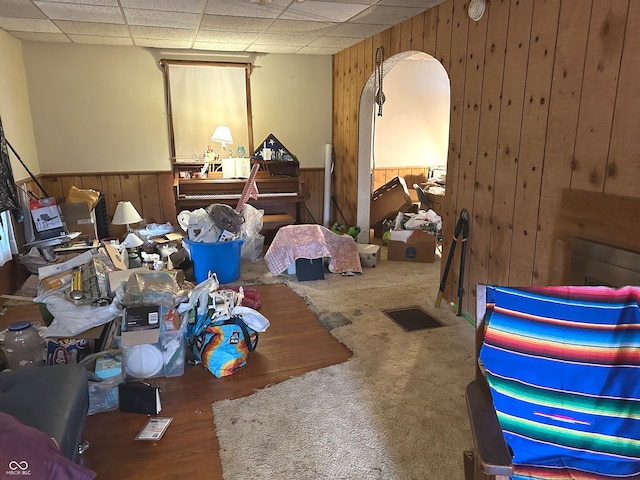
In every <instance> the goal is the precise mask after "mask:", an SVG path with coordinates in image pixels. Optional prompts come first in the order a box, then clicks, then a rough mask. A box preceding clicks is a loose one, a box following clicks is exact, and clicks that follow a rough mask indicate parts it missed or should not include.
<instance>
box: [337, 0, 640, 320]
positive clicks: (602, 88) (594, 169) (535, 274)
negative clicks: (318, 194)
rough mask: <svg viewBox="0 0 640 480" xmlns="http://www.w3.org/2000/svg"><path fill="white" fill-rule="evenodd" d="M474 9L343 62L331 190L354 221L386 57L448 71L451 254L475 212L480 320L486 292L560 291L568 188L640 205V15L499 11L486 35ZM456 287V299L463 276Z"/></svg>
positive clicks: (616, 6) (614, 7) (471, 285)
mask: <svg viewBox="0 0 640 480" xmlns="http://www.w3.org/2000/svg"><path fill="white" fill-rule="evenodd" d="M467 7H468V0H446V1H445V2H444V3H442V4H440V5H439V6H437V7H434V8H432V9H430V10H427V11H426V12H424V13H423V14H420V15H417V16H415V17H413V18H411V19H408V20H406V21H404V22H402V23H400V24H398V25H396V26H394V27H392V28H390V29H388V30H386V31H384V32H382V33H380V34H378V35H375V36H373V37H371V38H368V39H366V40H364V41H362V42H360V43H358V44H356V45H354V46H352V47H350V48H347V49H345V50H343V51H341V52H340V53H338V54H337V55H335V56H334V72H333V74H334V99H333V106H334V111H333V116H334V121H333V138H334V151H335V157H336V165H335V180H334V188H333V191H334V192H335V195H336V197H337V198H338V201H339V202H340V204H341V205H342V208H343V211H344V212H345V215H347V216H348V217H349V218H350V219H351V220H353V219H355V218H356V205H357V196H356V189H354V188H353V185H355V182H356V181H357V164H358V163H357V162H358V158H357V152H358V121H359V118H358V106H359V102H360V94H361V92H362V91H363V86H364V85H365V82H366V80H367V79H368V78H369V76H370V75H371V74H372V73H373V67H374V58H375V51H376V49H377V48H378V47H380V46H383V47H384V49H385V58H387V59H389V58H390V57H391V56H393V55H396V54H398V53H401V52H406V51H410V50H416V51H421V52H426V53H428V54H430V55H432V56H434V57H435V58H436V59H438V60H439V61H440V62H441V63H442V65H443V66H444V68H445V69H446V70H447V72H448V74H449V77H450V84H451V119H450V138H449V153H448V164H447V168H448V171H447V195H446V200H445V205H446V207H445V210H444V212H443V214H442V216H443V220H444V253H445V255H447V254H448V251H449V247H450V245H451V240H452V235H453V229H454V227H455V224H456V222H457V220H458V217H459V214H460V211H461V210H462V209H463V208H466V209H467V210H468V211H469V213H470V218H471V221H470V233H469V247H468V249H467V252H468V255H467V260H466V267H467V268H466V272H465V279H464V291H465V295H464V298H465V300H464V304H463V308H464V310H465V311H466V312H469V313H473V312H474V303H475V285H476V283H479V282H488V283H496V284H510V285H531V284H546V283H548V282H550V281H551V280H550V278H551V276H550V275H551V271H552V267H553V265H552V261H553V260H552V250H553V244H554V240H553V237H554V233H553V229H554V225H555V221H556V218H557V215H558V211H559V207H560V200H561V193H562V190H563V189H564V188H571V189H580V190H586V191H591V192H594V195H595V194H598V193H608V194H618V195H623V196H629V197H635V198H638V197H640V189H638V188H637V187H636V186H635V179H636V178H638V176H639V175H640V155H639V153H640V142H639V141H638V134H637V125H638V117H639V116H640V83H639V82H638V81H637V78H638V76H639V74H640V54H639V53H638V49H637V45H638V44H640V42H639V40H640V38H639V37H640V2H636V1H633V0H598V1H595V0H583V1H581V2H578V3H576V2H573V1H570V0H491V1H490V2H488V8H487V11H486V13H485V15H484V17H483V18H482V19H481V20H480V21H479V22H473V21H471V20H470V19H469V18H468V16H467V13H466V12H467ZM367 118H368V117H367ZM629 220H630V221H633V219H632V218H630V219H629ZM612 235H615V232H612ZM458 250H460V249H458ZM458 261H459V260H458V259H455V263H454V265H458ZM454 271H455V272H456V273H454ZM449 277H450V280H451V281H450V282H449V285H448V287H447V292H446V296H447V298H449V299H451V298H452V297H453V295H451V292H455V291H456V289H457V282H458V278H457V268H454V269H452V272H451V274H450V276H449ZM434 293H435V292H434Z"/></svg>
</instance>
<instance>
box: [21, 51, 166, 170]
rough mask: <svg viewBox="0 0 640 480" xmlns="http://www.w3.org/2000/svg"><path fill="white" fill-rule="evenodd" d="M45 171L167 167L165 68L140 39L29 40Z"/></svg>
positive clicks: (34, 107) (36, 122)
mask: <svg viewBox="0 0 640 480" xmlns="http://www.w3.org/2000/svg"><path fill="white" fill-rule="evenodd" d="M23 50H24V59H25V60H24V62H25V67H26V72H27V81H28V84H29V98H30V100H31V111H32V115H33V125H34V131H35V136H36V142H37V145H38V152H39V153H40V156H39V159H40V169H41V171H42V173H71V172H108V171H137V170H138V171H153V170H168V169H169V168H170V163H169V142H168V137H167V122H166V116H165V108H164V85H163V76H162V70H161V69H160V68H159V67H158V66H157V65H156V63H155V61H154V59H153V56H152V55H151V54H150V53H149V52H147V51H146V50H144V49H142V48H137V47H106V46H94V45H74V44H56V43H39V42H24V44H23Z"/></svg>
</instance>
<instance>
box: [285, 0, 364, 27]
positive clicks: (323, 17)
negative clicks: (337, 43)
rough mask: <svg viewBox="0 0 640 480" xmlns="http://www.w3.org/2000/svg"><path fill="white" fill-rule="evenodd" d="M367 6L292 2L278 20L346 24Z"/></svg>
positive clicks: (312, 1) (308, 1)
mask: <svg viewBox="0 0 640 480" xmlns="http://www.w3.org/2000/svg"><path fill="white" fill-rule="evenodd" d="M367 7H368V6H367V5H361V4H357V3H336V2H316V1H314V0H307V1H306V2H304V3H297V2H294V3H292V4H291V6H290V7H289V8H288V9H287V10H286V12H284V13H283V14H282V15H281V16H280V18H282V19H285V20H311V21H314V22H346V21H347V20H349V19H350V18H352V17H354V16H355V15H358V14H359V13H360V12H362V11H363V10H365V9H366V8H367Z"/></svg>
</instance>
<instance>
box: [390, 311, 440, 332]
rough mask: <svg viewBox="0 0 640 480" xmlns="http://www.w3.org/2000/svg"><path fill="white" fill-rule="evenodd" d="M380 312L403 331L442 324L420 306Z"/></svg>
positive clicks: (424, 328)
mask: <svg viewBox="0 0 640 480" xmlns="http://www.w3.org/2000/svg"><path fill="white" fill-rule="evenodd" d="M382 313H384V314H385V315H386V316H387V317H389V318H390V319H391V320H393V321H394V322H396V323H397V324H398V325H400V326H401V327H402V329H403V330H404V331H405V332H414V331H416V330H426V329H429V328H438V327H443V326H444V325H443V324H442V323H440V322H439V321H438V320H436V319H435V318H433V317H432V316H431V315H429V314H428V313H427V312H425V311H424V310H423V309H422V308H420V307H409V308H398V309H395V310H383V311H382Z"/></svg>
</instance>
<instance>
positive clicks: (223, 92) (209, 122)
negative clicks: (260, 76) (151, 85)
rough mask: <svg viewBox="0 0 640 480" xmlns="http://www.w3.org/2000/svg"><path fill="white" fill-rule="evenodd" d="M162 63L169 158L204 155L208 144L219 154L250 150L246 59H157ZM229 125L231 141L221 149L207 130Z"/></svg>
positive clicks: (249, 98) (250, 133) (250, 130)
mask: <svg viewBox="0 0 640 480" xmlns="http://www.w3.org/2000/svg"><path fill="white" fill-rule="evenodd" d="M160 64H161V65H162V67H163V69H164V80H165V91H166V96H167V115H168V122H169V135H170V146H171V157H172V159H174V160H175V159H180V158H182V159H185V158H190V159H191V158H199V159H201V158H203V154H204V152H206V151H207V150H208V149H209V148H211V149H213V151H214V152H215V153H217V154H220V156H221V157H224V156H228V153H227V152H228V151H229V150H230V151H232V152H233V156H236V152H237V151H238V147H244V150H245V151H246V152H253V150H254V149H253V125H252V119H251V118H252V115H251V88H250V82H249V76H250V74H251V68H252V66H251V64H250V63H223V62H197V61H185V60H161V62H160ZM221 125H222V126H227V127H229V130H230V133H231V136H232V138H233V142H232V143H231V144H229V143H227V144H226V145H225V148H226V149H227V150H224V149H223V144H221V142H219V141H216V140H212V139H211V136H212V134H213V132H214V131H215V130H216V128H217V127H218V126H221Z"/></svg>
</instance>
